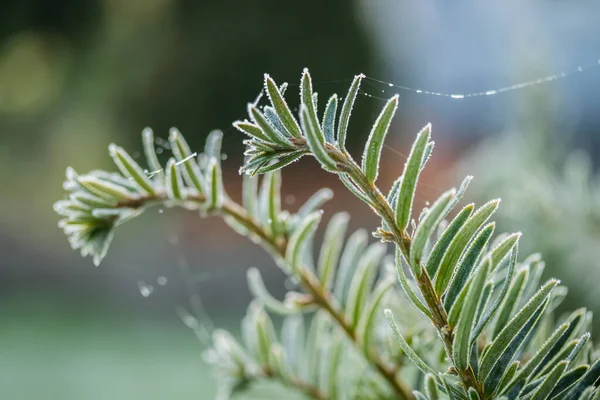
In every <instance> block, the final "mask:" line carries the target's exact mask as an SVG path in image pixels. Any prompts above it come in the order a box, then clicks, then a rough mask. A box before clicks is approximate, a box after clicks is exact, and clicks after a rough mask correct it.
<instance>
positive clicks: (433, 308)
mask: <svg viewBox="0 0 600 400" xmlns="http://www.w3.org/2000/svg"><path fill="white" fill-rule="evenodd" d="M334 153H335V156H336V157H337V158H338V160H337V161H338V162H339V163H340V164H341V165H340V166H341V167H342V168H343V170H344V172H345V173H347V174H349V175H350V176H351V177H352V179H353V180H354V182H355V183H356V184H357V185H358V187H359V188H360V189H361V190H362V191H363V192H364V193H365V194H366V195H367V197H368V198H369V199H370V200H371V201H372V203H373V205H374V207H373V209H374V210H375V212H376V214H377V215H379V216H380V217H381V218H382V219H383V220H384V221H385V222H386V224H387V225H388V226H389V227H390V229H391V233H392V236H393V241H394V242H395V244H396V245H397V246H398V248H399V249H400V251H401V252H402V255H403V256H404V258H405V259H406V260H410V257H409V255H410V246H411V238H410V236H409V234H408V233H407V232H406V231H401V230H400V229H399V228H398V225H397V224H396V219H395V216H394V215H395V213H394V211H393V210H392V208H391V206H390V204H389V203H388V201H387V199H386V198H385V197H384V196H383V194H382V193H381V191H380V190H379V189H378V188H377V187H376V186H375V185H374V184H371V183H369V181H368V180H367V178H366V176H365V175H364V174H363V172H362V170H361V169H360V167H359V166H358V165H357V164H356V163H355V162H354V161H353V160H352V158H351V157H349V156H347V157H345V159H344V157H343V154H342V155H341V156H340V154H337V153H339V151H335V152H334ZM417 284H418V287H419V290H420V292H421V294H422V295H423V298H424V299H425V302H426V304H427V307H428V308H429V311H430V312H431V316H432V321H431V322H432V323H433V325H434V326H435V328H436V329H437V331H438V333H439V335H440V337H441V338H442V342H443V344H444V349H445V350H446V354H447V356H448V358H449V360H450V361H451V363H452V364H453V365H454V364H455V363H454V358H453V356H452V342H453V340H454V332H453V331H452V328H451V327H450V325H449V323H448V314H447V312H446V309H445V308H444V305H443V303H442V301H441V299H440V298H439V296H438V295H437V293H436V291H435V289H434V287H433V284H432V282H431V278H430V277H429V275H428V274H427V271H426V270H425V269H424V268H421V274H420V275H419V276H417ZM457 372H458V375H459V376H460V378H461V381H462V382H463V385H464V387H465V388H469V387H473V388H474V389H475V390H477V393H478V394H479V396H480V398H481V399H486V396H485V394H484V391H483V388H482V387H481V384H480V383H479V382H478V381H477V377H476V376H475V373H474V371H473V369H472V368H471V367H469V368H468V369H466V370H457Z"/></svg>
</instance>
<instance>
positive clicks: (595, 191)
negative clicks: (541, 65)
mask: <svg viewBox="0 0 600 400" xmlns="http://www.w3.org/2000/svg"><path fill="white" fill-rule="evenodd" d="M530 93H531V95H530V97H529V98H528V102H527V104H520V107H519V110H520V115H519V117H518V118H517V120H516V121H515V124H514V125H513V127H512V128H511V129H510V130H509V132H506V133H505V134H502V135H497V136H492V137H490V138H488V139H485V140H484V141H483V142H481V143H480V144H479V145H477V146H476V147H475V148H474V149H472V151H471V152H470V154H469V155H467V156H466V157H465V158H464V159H463V160H462V162H461V167H460V168H459V173H458V175H459V176H460V175H462V174H463V173H464V172H465V171H473V170H475V171H477V174H476V176H475V179H474V181H473V185H472V187H473V193H474V194H473V196H474V198H475V200H481V199H487V198H489V197H490V196H495V195H499V196H500V195H501V197H502V198H503V206H502V207H500V209H499V218H498V224H499V226H500V229H502V230H514V229H520V230H522V231H523V233H524V235H525V237H527V238H528V240H525V241H523V243H522V246H523V249H524V250H525V252H540V253H542V254H543V256H544V260H545V261H546V273H545V275H546V276H555V277H557V278H559V279H561V280H562V281H563V282H564V283H565V285H566V286H568V287H570V288H571V289H572V290H571V291H570V293H569V296H567V300H566V301H565V306H566V307H568V308H573V307H579V306H583V305H585V306H586V307H589V308H591V309H592V310H598V309H599V308H600V296H599V294H600V292H599V291H598V288H597V285H595V282H597V280H598V279H599V278H600V176H598V175H594V169H593V165H592V163H591V159H590V157H589V155H588V154H587V153H586V152H585V151H584V150H581V149H578V150H574V151H571V150H570V149H571V148H572V145H573V144H572V143H571V141H570V137H569V135H568V134H566V133H565V131H563V130H560V131H559V128H557V127H558V126H560V121H556V120H555V118H554V116H555V113H554V111H553V110H555V109H556V108H557V107H560V104H559V103H558V102H557V101H556V98H554V97H553V96H550V95H549V92H548V90H547V89H546V88H544V87H539V88H537V90H535V91H531V92H530ZM567 132H568V131H567ZM595 327H596V329H597V328H598V327H600V324H599V323H598V320H596V323H595Z"/></svg>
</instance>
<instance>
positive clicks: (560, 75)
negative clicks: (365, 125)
mask: <svg viewBox="0 0 600 400" xmlns="http://www.w3.org/2000/svg"><path fill="white" fill-rule="evenodd" d="M598 68H600V59H598V60H597V61H596V62H595V63H593V64H588V65H578V66H576V67H574V68H570V69H565V70H562V71H560V72H557V73H554V74H550V75H545V76H542V77H539V78H536V79H530V80H527V81H523V82H519V83H515V84H513V85H510V86H504V87H500V88H496V89H488V90H483V91H480V92H470V93H443V92H434V91H430V90H424V89H416V88H412V87H409V86H403V85H397V84H395V83H392V82H385V81H382V80H380V79H376V78H372V77H370V76H365V81H364V82H369V81H371V82H376V83H379V84H382V85H386V86H388V87H391V88H396V89H400V90H402V91H405V92H411V93H415V94H423V95H430V96H437V97H445V98H450V99H454V100H460V99H467V98H472V97H487V96H493V95H497V94H501V93H506V92H510V91H513V90H520V89H525V88H528V87H531V86H536V85H541V84H545V83H549V82H554V81H557V80H561V79H565V78H567V77H570V76H573V75H577V74H580V73H583V72H586V71H590V70H595V69H598ZM363 94H364V95H366V96H368V97H374V98H379V97H377V96H374V95H371V94H369V93H366V92H363Z"/></svg>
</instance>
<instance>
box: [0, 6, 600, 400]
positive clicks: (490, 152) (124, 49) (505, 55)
mask: <svg viewBox="0 0 600 400" xmlns="http://www.w3.org/2000/svg"><path fill="white" fill-rule="evenodd" d="M599 12H600V6H599V5H596V4H593V3H589V2H574V3H569V4H563V3H558V2H547V1H545V2H536V3H535V4H527V5H523V4H521V3H520V2H517V1H509V2H503V3H502V5H500V3H498V4H496V5H486V6H484V5H480V6H478V7H475V8H473V7H472V4H470V3H468V2H456V3H455V4H452V5H450V4H442V3H436V2H419V3H418V4H417V3H414V2H409V1H392V0H362V1H359V0H357V1H343V0H330V1H327V2H321V1H314V0H310V1H303V2H281V1H275V0H262V1H248V2H239V1H238V2H234V1H222V2H207V1H191V0H85V1H75V0H57V1H44V0H27V1H17V0H5V1H3V2H2V3H1V4H0V178H1V179H2V182H3V185H2V187H1V189H0V201H1V203H0V204H1V207H0V304H1V306H0V398H11V399H36V398H39V397H40V396H43V397H44V398H48V399H61V400H71V399H72V400H75V399H99V400H100V399H131V398H142V397H143V398H146V399H163V398H166V397H167V396H172V397H177V398H182V399H210V398H212V397H213V395H214V390H215V385H214V382H213V380H212V378H211V375H210V371H209V370H208V369H207V368H206V366H205V365H204V364H203V362H202V358H201V354H202V350H203V345H202V343H200V342H199V341H198V340H197V338H196V337H195V336H194V334H193V332H192V331H191V330H190V329H189V328H187V327H186V326H185V324H184V323H183V322H182V321H181V318H180V317H179V316H178V314H177V312H176V310H177V309H182V308H183V309H186V310H189V312H191V313H197V311H198V309H197V301H198V298H200V299H201V301H202V303H203V305H204V308H205V309H206V312H207V313H208V315H209V316H210V318H211V320H212V323H214V324H215V325H218V326H224V327H229V328H232V329H237V328H236V327H237V324H238V320H239V318H240V317H241V316H242V315H243V314H244V313H245V307H246V305H247V304H248V302H249V300H250V294H249V292H248V290H247V289H246V283H245V270H246V269H247V268H248V267H250V266H258V267H259V268H261V270H262V271H263V276H265V279H266V280H267V282H266V283H267V285H268V286H270V287H271V288H273V292H274V293H279V294H281V293H283V292H284V290H285V285H286V281H285V278H284V276H283V274H281V273H280V272H279V271H278V270H277V269H276V267H275V266H274V265H273V263H272V262H271V261H270V260H269V258H268V257H267V256H266V255H265V254H263V253H262V252H261V251H260V250H259V249H257V248H256V247H254V246H253V245H251V244H249V243H247V242H245V241H244V240H243V239H240V238H238V237H237V236H236V235H235V234H233V233H231V232H230V231H229V230H228V229H227V228H226V227H225V226H224V225H223V224H221V223H220V222H216V221H215V220H200V219H199V218H198V217H197V216H196V215H193V214H189V213H185V212H180V211H177V210H164V212H163V210H153V211H151V212H149V213H147V214H146V215H145V216H144V217H143V218H139V219H137V220H135V221H133V222H131V223H130V224H128V225H126V226H124V227H123V228H121V229H120V230H119V232H118V233H117V237H116V241H115V244H114V245H113V246H112V248H111V251H110V253H109V256H108V257H107V259H106V261H105V262H104V263H103V264H102V265H101V266H100V267H98V268H95V267H93V266H92V263H91V261H90V260H88V259H85V260H84V259H81V258H80V257H79V255H78V254H76V253H74V252H72V251H71V250H70V249H69V247H68V244H67V241H66V240H65V238H64V237H63V235H62V233H61V232H60V231H59V229H58V228H57V227H56V222H57V219H58V218H57V216H56V215H55V214H54V213H53V211H52V203H53V202H54V201H55V200H57V199H60V198H61V196H62V190H61V182H62V180H63V177H64V169H65V167H66V166H67V165H72V166H73V167H74V168H75V169H76V170H78V171H87V170H90V169H95V168H111V166H110V162H109V157H108V156H107V151H106V149H107V146H108V144H109V143H110V142H113V141H115V142H118V143H119V144H121V145H123V146H124V147H125V148H127V149H128V150H129V151H131V152H132V153H133V154H134V155H135V154H137V155H138V156H139V149H140V147H141V146H140V142H139V133H140V132H141V130H142V129H143V128H144V127H146V126H150V127H152V128H153V129H154V131H155V134H156V135H157V136H160V137H163V138H166V136H167V134H168V129H169V128H170V127H172V126H177V127H178V128H179V129H180V130H181V131H182V132H183V133H184V134H185V135H186V137H187V138H188V141H189V142H190V144H191V145H192V147H194V148H195V149H200V148H201V146H202V144H203V142H204V138H205V137H206V134H207V133H208V132H209V131H210V130H212V129H215V128H219V129H223V131H224V133H225V147H224V149H225V152H226V153H227V154H228V155H229V157H228V160H227V161H225V163H224V165H225V167H226V168H227V170H226V171H225V174H226V176H227V177H228V179H227V180H228V181H230V182H231V186H230V187H229V189H228V190H229V192H231V193H232V194H233V195H234V196H235V194H236V193H237V192H238V191H239V184H238V177H237V168H238V167H239V165H240V163H241V151H242V144H241V140H242V137H241V134H238V133H237V132H236V131H235V130H234V129H232V128H231V122H232V121H234V120H236V119H238V118H243V117H244V113H245V105H246V103H247V102H248V101H251V100H253V99H254V98H255V97H256V95H257V94H258V92H259V91H260V89H261V85H262V77H263V73H265V72H269V73H270V74H272V75H273V76H274V77H275V79H277V80H278V81H279V82H282V81H288V82H290V84H291V85H290V88H289V89H288V95H287V97H291V96H294V95H295V92H296V88H297V87H296V86H295V83H296V81H297V80H298V79H299V77H300V73H301V71H302V68H304V67H309V68H310V69H311V72H312V74H313V77H314V79H315V87H316V90H318V91H319V92H321V93H322V96H329V94H330V93H332V92H337V93H339V94H342V95H343V94H344V93H345V90H346V87H347V86H348V85H349V83H350V81H351V79H352V77H353V76H354V75H355V74H357V73H359V72H364V73H365V74H366V75H367V76H370V77H374V78H377V79H382V80H385V81H386V82H394V83H396V84H399V85H406V86H410V87H412V88H415V89H427V90H433V91H441V92H445V93H469V92H478V91H482V90H488V89H495V88H499V87H503V86H507V85H510V84H513V83H517V82H521V81H527V80H529V79H535V78H539V77H543V76H545V75H547V74H551V73H557V72H558V73H560V72H561V71H571V70H573V69H575V70H576V69H577V67H578V66H582V69H583V72H581V73H579V72H576V73H574V74H573V75H571V76H569V77H567V78H565V79H561V80H557V81H555V82H552V83H547V84H539V85H534V86H531V87H529V88H525V89H521V90H514V91H509V92H506V93H504V94H499V95H495V96H488V97H476V98H472V99H463V100H452V99H449V98H445V97H438V96H426V95H419V94H417V93H414V92H411V91H400V94H401V97H400V110H399V113H398V115H397V117H396V119H395V124H394V127H393V132H392V134H391V135H390V141H389V145H390V146H391V147H392V149H393V150H386V151H385V153H384V159H383V162H384V165H385V168H384V171H383V174H382V176H381V179H380V180H381V183H382V185H383V186H384V187H385V186H386V185H388V184H389V183H390V182H391V181H392V180H393V179H394V178H395V177H396V176H397V175H398V174H399V173H400V172H401V168H402V165H403V164H404V160H405V159H404V156H403V155H402V154H405V153H406V146H407V145H408V144H409V143H410V142H411V141H412V138H413V135H414V133H415V132H417V130H418V129H419V128H420V127H421V126H423V125H425V123H426V122H429V121H432V122H433V126H434V138H435V140H436V141H437V142H438V145H437V146H436V152H435V155H434V158H433V160H432V161H433V163H432V164H433V165H431V166H430V167H429V168H428V170H427V174H426V177H425V181H424V183H425V185H423V187H422V189H421V192H420V193H419V196H418V201H419V202H420V203H421V205H423V204H425V202H426V201H430V200H433V199H434V198H435V196H436V195H437V194H439V193H440V192H442V191H443V190H444V189H445V188H446V187H447V186H449V185H456V184H457V183H458V182H459V181H460V176H462V175H464V174H467V173H470V174H473V175H475V180H474V183H473V185H472V187H473V190H472V191H471V194H470V196H471V199H474V200H476V201H478V202H482V201H485V200H487V199H490V198H493V197H502V198H503V199H504V202H503V204H502V210H503V212H502V213H501V214H500V215H499V217H498V220H499V221H498V222H499V225H500V226H501V227H502V229H506V230H523V231H524V234H525V237H524V240H523V241H522V243H523V246H522V247H523V250H524V251H526V252H533V251H542V252H543V253H544V255H545V257H544V258H545V259H546V261H547V265H548V266H547V272H548V274H552V275H554V276H558V277H560V278H561V279H563V280H564V281H565V282H566V283H567V284H568V285H570V286H571V288H572V290H571V294H570V295H569V296H568V298H567V302H566V307H568V308H574V307H579V306H582V305H586V304H587V305H589V306H590V307H591V308H593V309H594V310H597V311H600V300H598V299H600V296H599V293H598V290H597V289H596V288H595V286H596V285H594V282H597V281H598V278H600V261H599V260H600V206H599V205H600V180H599V178H598V175H597V174H596V172H595V171H597V165H598V154H599V152H600V136H599V134H598V132H600V113H598V112H597V109H598V106H599V105H600V90H598V89H599V88H600V68H599V67H598V64H599V60H598V57H599V56H600V54H599V53H594V51H596V50H597V48H598V44H599V43H598V38H599V37H600V26H598V24H597V23H596V22H595V21H594V16H595V15H599ZM363 90H364V92H363V94H366V95H368V96H361V97H359V99H358V102H357V107H358V109H357V111H356V112H355V113H354V114H353V115H354V116H355V118H356V119H355V121H354V122H353V123H352V127H351V134H350V140H351V149H352V151H354V152H355V153H356V154H357V155H358V154H360V152H361V148H360V146H361V145H362V143H364V140H365V137H366V134H367V133H368V129H367V128H368V124H369V123H370V122H371V121H372V120H373V119H374V118H375V117H376V115H377V113H378V110H377V109H378V108H379V107H381V106H382V105H383V100H380V98H387V97H390V96H391V95H393V94H394V93H395V92H396V91H397V90H400V89H398V88H392V87H389V86H388V85H387V84H380V83H377V82H375V81H372V80H367V81H365V85H364V87H363ZM322 98H323V97H322ZM292 103H294V100H292ZM136 150H138V151H137V152H136ZM573 150H575V151H576V152H575V153H573ZM307 176H308V177H310V178H307ZM322 186H330V187H332V188H334V190H336V195H337V197H336V200H334V201H333V202H332V203H331V204H329V205H328V206H327V208H326V211H332V210H340V209H347V210H350V211H353V212H354V218H353V223H352V224H353V226H354V227H357V226H366V227H368V228H370V229H374V228H375V227H376V224H377V220H376V219H375V218H373V217H372V216H371V215H370V213H369V210H368V209H365V208H364V207H362V206H361V205H360V204H359V202H358V201H357V200H355V199H353V198H351V197H350V196H348V195H347V194H346V192H345V190H344V189H343V187H341V186H340V185H339V184H338V183H337V182H336V181H335V180H333V179H332V178H331V177H330V176H326V175H325V174H323V173H321V172H319V169H318V168H317V167H316V166H315V164H314V163H311V162H310V161H309V160H308V159H307V160H303V161H302V162H301V163H298V165H294V166H293V167H291V168H290V169H289V170H288V171H286V173H285V174H284V191H285V192H286V193H289V194H291V196H287V197H286V204H285V205H286V206H288V207H290V208H292V209H294V208H295V207H297V205H298V204H300V203H301V202H302V201H304V200H305V199H306V198H308V197H309V196H310V194H311V193H312V192H313V191H314V190H316V189H318V188H320V187H322ZM232 248H235V251H231V249H232ZM523 256H525V253H523ZM573 289H574V290H573ZM194 305H196V307H194ZM200 320H201V322H202V323H205V324H210V323H211V321H209V320H208V319H207V318H206V317H205V316H200ZM252 393H253V396H254V397H255V398H266V397H268V396H269V394H272V393H273V391H272V390H271V388H262V387H259V388H257V389H256V390H255V391H253V392H252ZM275 398H277V397H275Z"/></svg>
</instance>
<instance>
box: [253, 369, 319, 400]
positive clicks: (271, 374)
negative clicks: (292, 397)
mask: <svg viewBox="0 0 600 400" xmlns="http://www.w3.org/2000/svg"><path fill="white" fill-rule="evenodd" d="M263 374H264V376H266V377H268V378H272V379H275V380H278V381H279V382H281V384H282V385H284V386H289V387H291V388H294V389H296V390H298V391H300V392H302V393H304V394H306V395H307V396H309V397H312V398H313V399H315V400H327V399H329V397H328V396H327V394H325V393H323V392H322V391H321V390H320V389H319V388H318V387H316V386H313V385H311V384H310V383H308V382H305V381H303V380H300V379H298V378H296V377H286V376H283V375H282V374H279V373H277V372H275V371H273V370H271V369H270V368H267V367H265V368H263Z"/></svg>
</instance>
